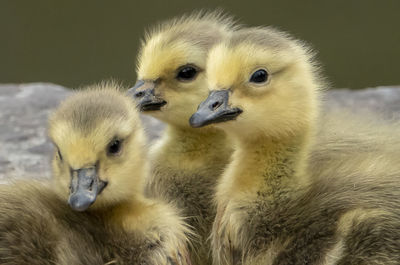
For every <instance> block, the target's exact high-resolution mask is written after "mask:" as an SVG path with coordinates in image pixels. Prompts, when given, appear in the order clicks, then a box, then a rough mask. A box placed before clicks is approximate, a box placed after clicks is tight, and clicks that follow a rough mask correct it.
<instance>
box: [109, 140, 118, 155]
mask: <svg viewBox="0 0 400 265" xmlns="http://www.w3.org/2000/svg"><path fill="white" fill-rule="evenodd" d="M120 149H121V141H119V140H114V141H113V142H112V143H111V144H110V146H109V147H108V153H109V154H118V153H119V150H120Z"/></svg>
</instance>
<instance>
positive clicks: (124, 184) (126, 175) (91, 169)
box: [0, 84, 192, 264]
mask: <svg viewBox="0 0 400 265" xmlns="http://www.w3.org/2000/svg"><path fill="white" fill-rule="evenodd" d="M49 135H50V138H51V140H52V141H53V143H54V145H55V152H54V158H53V174H54V183H47V184H46V183H37V182H27V181H26V182H16V183H14V184H11V185H3V186H2V187H1V188H0V203H1V205H2V207H1V209H0V212H1V214H0V227H1V228H0V261H1V263H2V264H54V263H56V264H171V263H173V264H190V259H189V258H188V257H187V246H188V237H189V236H191V235H192V233H191V231H190V229H189V228H188V227H187V226H186V224H185V222H184V218H182V217H180V216H179V211H178V210H177V209H175V208H174V207H173V206H170V205H168V204H166V203H164V202H162V201H158V200H154V199H148V198H146V197H145V196H144V194H143V193H144V190H143V189H144V181H145V178H146V174H147V173H148V165H147V163H146V151H145V144H146V141H145V137H144V132H143V130H142V128H141V125H140V122H139V117H138V114H137V112H136V107H135V105H134V104H133V102H132V100H131V99H130V97H128V96H125V95H123V94H122V92H120V91H119V89H118V88H116V85H115V84H105V85H101V86H95V87H92V88H88V89H87V90H85V91H81V92H77V93H76V94H75V95H73V96H71V97H70V98H68V99H67V100H66V101H64V102H63V103H62V104H61V106H60V107H59V108H58V109H57V110H56V111H55V113H54V114H53V115H52V116H51V118H50V126H49Z"/></svg>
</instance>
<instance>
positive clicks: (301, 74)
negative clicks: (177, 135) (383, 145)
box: [190, 28, 400, 265]
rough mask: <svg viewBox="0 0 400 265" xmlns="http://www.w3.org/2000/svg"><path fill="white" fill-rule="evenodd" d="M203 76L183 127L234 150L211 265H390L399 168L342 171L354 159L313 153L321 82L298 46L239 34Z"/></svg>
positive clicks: (398, 229)
mask: <svg viewBox="0 0 400 265" xmlns="http://www.w3.org/2000/svg"><path fill="white" fill-rule="evenodd" d="M206 69H207V76H208V82H209V88H210V90H211V91H210V94H209V96H208V98H207V99H206V100H204V101H203V102H202V103H201V104H200V105H199V108H198V110H197V112H196V113H195V114H194V115H193V116H192V117H191V118H190V122H191V124H192V126H193V127H202V126H205V125H208V124H213V126H215V127H218V128H220V129H223V130H224V131H225V132H226V133H227V134H229V135H230V137H231V138H232V139H233V141H234V146H235V151H234V154H233V157H232V162H231V163H230V164H229V165H228V166H227V168H226V170H225V171H224V173H223V175H222V177H221V178H220V180H219V182H218V186H217V191H216V195H215V201H216V203H217V214H216V218H215V221H214V224H213V230H212V251H213V260H214V264H218V265H225V264H253V265H254V264H280V265H282V264H397V263H398V260H399V258H400V256H399V255H400V254H399V253H400V240H399V239H400V237H399V236H400V225H399V224H400V222H399V221H400V219H399V218H400V211H399V207H398V205H399V203H400V201H399V195H400V194H399V187H400V181H399V179H398V175H399V173H400V171H399V169H398V166H396V165H391V168H392V169H391V170H390V171H387V170H385V169H384V166H379V161H378V162H377V163H376V165H377V166H376V167H374V166H372V167H373V169H368V168H364V169H359V168H360V167H362V165H360V167H359V166H358V165H357V166H354V165H353V167H351V166H350V163H351V161H349V162H348V163H345V164H344V166H343V167H341V166H340V163H336V162H337V161H340V160H341V159H342V160H344V159H346V158H347V159H348V158H351V155H350V156H347V157H346V158H344V157H341V156H340V155H339V154H340V152H338V154H337V155H336V154H332V153H331V152H332V150H334V149H333V148H332V146H330V147H323V146H322V147H318V146H317V147H316V146H315V144H316V143H318V140H316V139H315V136H316V133H317V130H318V125H317V120H318V108H319V106H318V105H319V98H320V91H321V89H322V88H323V87H324V83H323V82H322V81H321V79H320V77H319V74H318V70H317V68H316V66H315V64H314V63H313V60H312V54H311V53H310V51H309V50H308V49H307V48H306V47H305V45H304V44H303V43H301V42H299V41H297V40H295V39H293V38H292V37H290V36H289V35H287V34H285V33H282V32H280V31H277V30H275V29H273V28H250V29H242V30H239V31H237V32H235V34H233V35H232V36H231V37H230V38H227V39H226V40H224V41H222V42H221V43H219V44H218V45H216V46H215V47H214V48H213V49H212V50H211V51H210V54H209V59H208V63H207V68H206ZM338 131H340V130H339V129H338ZM320 136H321V140H322V141H321V142H322V143H323V141H324V140H327V139H334V137H332V136H331V135H329V134H328V135H327V137H325V138H324V137H323V136H324V133H323V132H320ZM329 137H332V138H329ZM350 139H351V138H350ZM321 142H320V143H321ZM361 142H362V141H361ZM337 146H338V147H339V149H340V148H342V147H341V146H340V143H338V145H337ZM349 146H351V145H349ZM365 146H366V147H368V146H369V143H368V144H366V145H365ZM353 147H354V145H353ZM313 148H314V149H313ZM330 148H331V149H330ZM346 148H348V146H346ZM346 148H345V149H346ZM345 149H344V150H345ZM312 150H314V153H313V154H312V153H311V151H312ZM329 150H331V152H329ZM378 150H380V149H378ZM339 151H340V150H339ZM350 153H351V152H350ZM389 153H390V152H387V157H389ZM318 154H322V155H324V156H325V158H321V160H320V161H319V162H320V164H319V165H316V166H315V165H311V163H310V156H311V157H312V158H314V159H318ZM330 155H332V156H331V158H333V160H335V159H337V160H336V161H335V162H332V161H331V160H329V158H330ZM367 158H369V159H367ZM325 159H326V160H325ZM365 159H367V160H365ZM360 161H361V162H363V165H364V166H366V165H367V164H368V163H370V162H372V160H371V157H368V156H363V158H362V159H361V158H360ZM360 161H357V162H360ZM324 163H325V164H324ZM387 164H388V163H386V164H384V165H387ZM323 165H325V166H328V167H329V169H328V170H324V166H323ZM334 165H337V166H338V167H337V168H336V169H337V170H335V168H334V167H333V166H334ZM373 165H375V164H373ZM316 168H319V169H320V170H319V171H316V172H317V173H316V172H313V169H316Z"/></svg>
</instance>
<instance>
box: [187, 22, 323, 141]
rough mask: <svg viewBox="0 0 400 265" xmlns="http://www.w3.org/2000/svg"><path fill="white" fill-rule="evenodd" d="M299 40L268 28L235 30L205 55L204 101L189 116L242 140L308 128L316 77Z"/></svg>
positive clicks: (192, 121) (313, 108)
mask: <svg viewBox="0 0 400 265" xmlns="http://www.w3.org/2000/svg"><path fill="white" fill-rule="evenodd" d="M311 58H312V54H311V53H310V52H309V50H308V49H304V45H303V44H302V43H301V42H299V41H297V40H294V39H292V38H291V37H289V36H287V35H286V34H285V33H282V32H279V31H276V30H274V29H272V28H254V29H251V30H249V29H246V30H239V31H237V33H236V34H235V35H234V36H232V38H231V39H230V40H229V41H226V42H223V43H220V44H218V45H216V47H214V48H213V49H212V50H211V51H210V54H209V57H208V64H207V77H208V83H209V88H210V90H211V92H210V95H209V97H208V98H207V100H205V101H204V102H202V103H201V104H200V106H199V109H198V111H197V112H196V113H195V114H194V115H193V116H192V117H191V118H190V124H191V125H192V126H193V127H202V126H205V125H207V124H211V123H214V124H215V126H217V127H221V128H223V129H224V130H225V131H226V132H227V133H230V134H233V135H240V137H242V138H245V139H252V138H253V139H255V140H256V139H257V138H258V137H260V136H261V135H264V136H268V137H271V138H282V137H290V136H292V135H295V134H298V133H301V132H304V131H308V130H309V129H310V126H311V125H312V123H313V121H314V120H315V118H316V115H317V109H318V106H317V101H316V100H317V95H318V90H319V87H320V81H319V80H318V79H317V77H318V75H316V74H315V72H316V71H315V70H316V68H315V66H314V65H313V64H312V63H310V62H312V60H311Z"/></svg>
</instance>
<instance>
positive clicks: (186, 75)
mask: <svg viewBox="0 0 400 265" xmlns="http://www.w3.org/2000/svg"><path fill="white" fill-rule="evenodd" d="M196 73H197V71H196V69H195V68H193V67H191V66H188V67H185V68H183V69H181V70H180V71H179V73H178V78H179V79H182V80H190V79H192V78H193V77H194V76H195V75H196Z"/></svg>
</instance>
